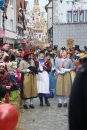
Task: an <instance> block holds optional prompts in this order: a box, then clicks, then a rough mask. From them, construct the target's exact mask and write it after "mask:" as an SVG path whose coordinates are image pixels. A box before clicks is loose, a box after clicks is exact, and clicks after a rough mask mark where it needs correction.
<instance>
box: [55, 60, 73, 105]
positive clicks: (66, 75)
mask: <svg viewBox="0 0 87 130" xmlns="http://www.w3.org/2000/svg"><path fill="white" fill-rule="evenodd" d="M71 70H73V64H72V61H71V59H69V58H66V59H63V58H61V59H57V60H56V71H57V73H58V79H57V84H56V94H57V95H58V96H59V102H58V107H62V103H63V101H64V107H67V97H68V96H69V95H70V89H71V88H70V71H71Z"/></svg>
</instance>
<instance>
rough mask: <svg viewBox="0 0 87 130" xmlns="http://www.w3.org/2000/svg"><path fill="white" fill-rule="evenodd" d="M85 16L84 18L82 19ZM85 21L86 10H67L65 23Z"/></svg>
mask: <svg viewBox="0 0 87 130" xmlns="http://www.w3.org/2000/svg"><path fill="white" fill-rule="evenodd" d="M84 18H85V19H84ZM85 21H86V22H87V11H84V10H82V11H79V10H77V11H68V12H67V23H79V22H85Z"/></svg>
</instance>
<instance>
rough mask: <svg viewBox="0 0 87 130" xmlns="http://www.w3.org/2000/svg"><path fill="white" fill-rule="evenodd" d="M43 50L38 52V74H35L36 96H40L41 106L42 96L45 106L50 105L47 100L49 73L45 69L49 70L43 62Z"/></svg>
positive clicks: (41, 103) (41, 104)
mask: <svg viewBox="0 0 87 130" xmlns="http://www.w3.org/2000/svg"><path fill="white" fill-rule="evenodd" d="M44 55H45V54H44V51H40V54H39V60H38V62H39V67H38V71H39V73H38V75H37V90H38V96H39V98H40V106H43V97H44V98H45V104H46V105H47V106H50V103H49V101H48V97H49V93H50V91H49V74H48V72H47V71H49V68H48V66H47V64H46V62H45V59H44Z"/></svg>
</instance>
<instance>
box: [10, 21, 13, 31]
mask: <svg viewBox="0 0 87 130" xmlns="http://www.w3.org/2000/svg"><path fill="white" fill-rule="evenodd" d="M10 28H11V30H12V31H13V20H12V19H11V21H10Z"/></svg>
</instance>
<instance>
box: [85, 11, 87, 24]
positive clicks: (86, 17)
mask: <svg viewBox="0 0 87 130" xmlns="http://www.w3.org/2000/svg"><path fill="white" fill-rule="evenodd" d="M85 21H86V22H87V10H86V11H85Z"/></svg>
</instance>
